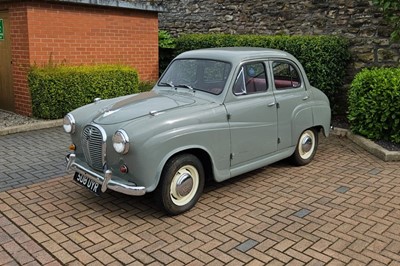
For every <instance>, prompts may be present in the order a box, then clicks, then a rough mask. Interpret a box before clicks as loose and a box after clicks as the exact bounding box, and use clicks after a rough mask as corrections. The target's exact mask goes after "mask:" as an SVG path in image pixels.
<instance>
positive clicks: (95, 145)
mask: <svg viewBox="0 0 400 266" xmlns="http://www.w3.org/2000/svg"><path fill="white" fill-rule="evenodd" d="M106 140H107V135H106V133H105V131H104V129H103V128H102V127H100V126H97V125H88V126H86V127H85V128H84V129H83V131H82V139H81V143H82V149H83V154H84V155H85V159H86V162H87V164H88V165H89V166H91V167H92V168H93V169H95V170H98V171H103V166H104V164H105V161H106V158H105V155H106Z"/></svg>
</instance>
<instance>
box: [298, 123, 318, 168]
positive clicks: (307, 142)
mask: <svg viewBox="0 0 400 266" xmlns="http://www.w3.org/2000/svg"><path fill="white" fill-rule="evenodd" d="M317 147H318V134H317V132H316V130H315V129H313V128H311V129H307V130H305V131H303V133H301V135H300V138H299V140H298V142H297V145H296V150H295V152H294V153H293V155H292V161H293V163H294V164H295V165H298V166H302V165H306V164H308V163H310V162H311V161H312V159H313V158H314V155H315V153H316V152H317Z"/></svg>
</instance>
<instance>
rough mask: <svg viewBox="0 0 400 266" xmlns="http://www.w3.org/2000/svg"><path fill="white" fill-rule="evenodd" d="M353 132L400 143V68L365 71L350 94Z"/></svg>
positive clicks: (350, 116) (350, 115)
mask: <svg viewBox="0 0 400 266" xmlns="http://www.w3.org/2000/svg"><path fill="white" fill-rule="evenodd" d="M348 102H349V115H348V118H349V121H350V124H351V126H350V128H351V130H352V132H354V133H356V134H360V135H363V136H365V137H367V138H369V139H372V140H388V141H392V142H394V143H400V108H399V103H400V68H380V69H364V70H363V71H361V72H360V73H358V74H357V75H356V77H355V78H354V80H353V82H352V84H351V87H350V91H349V98H348Z"/></svg>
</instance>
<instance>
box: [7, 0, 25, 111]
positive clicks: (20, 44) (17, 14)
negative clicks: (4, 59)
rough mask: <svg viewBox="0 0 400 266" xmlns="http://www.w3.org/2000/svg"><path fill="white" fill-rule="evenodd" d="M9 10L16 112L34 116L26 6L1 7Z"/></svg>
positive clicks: (18, 4)
mask: <svg viewBox="0 0 400 266" xmlns="http://www.w3.org/2000/svg"><path fill="white" fill-rule="evenodd" d="M0 9H2V10H8V12H9V18H10V33H11V34H10V35H11V60H12V76H13V77H12V79H13V90H14V100H15V111H16V112H17V113H20V114H24V115H27V116H31V115H32V106H31V96H30V93H29V90H28V82H27V78H26V73H27V71H28V69H29V47H28V27H27V14H26V6H25V4H23V3H17V4H14V5H12V7H11V8H9V6H7V5H5V4H3V5H0Z"/></svg>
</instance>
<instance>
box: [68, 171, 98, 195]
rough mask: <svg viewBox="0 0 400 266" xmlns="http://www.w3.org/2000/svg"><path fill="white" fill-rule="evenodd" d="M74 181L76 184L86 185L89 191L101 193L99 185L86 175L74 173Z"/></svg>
mask: <svg viewBox="0 0 400 266" xmlns="http://www.w3.org/2000/svg"><path fill="white" fill-rule="evenodd" d="M74 181H76V182H77V183H78V184H80V185H82V186H84V187H86V188H87V189H89V190H90V191H92V192H94V193H96V194H97V195H100V194H101V185H100V184H98V183H96V182H94V181H93V180H91V179H90V178H87V177H86V176H84V175H82V174H79V173H75V175H74Z"/></svg>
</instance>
